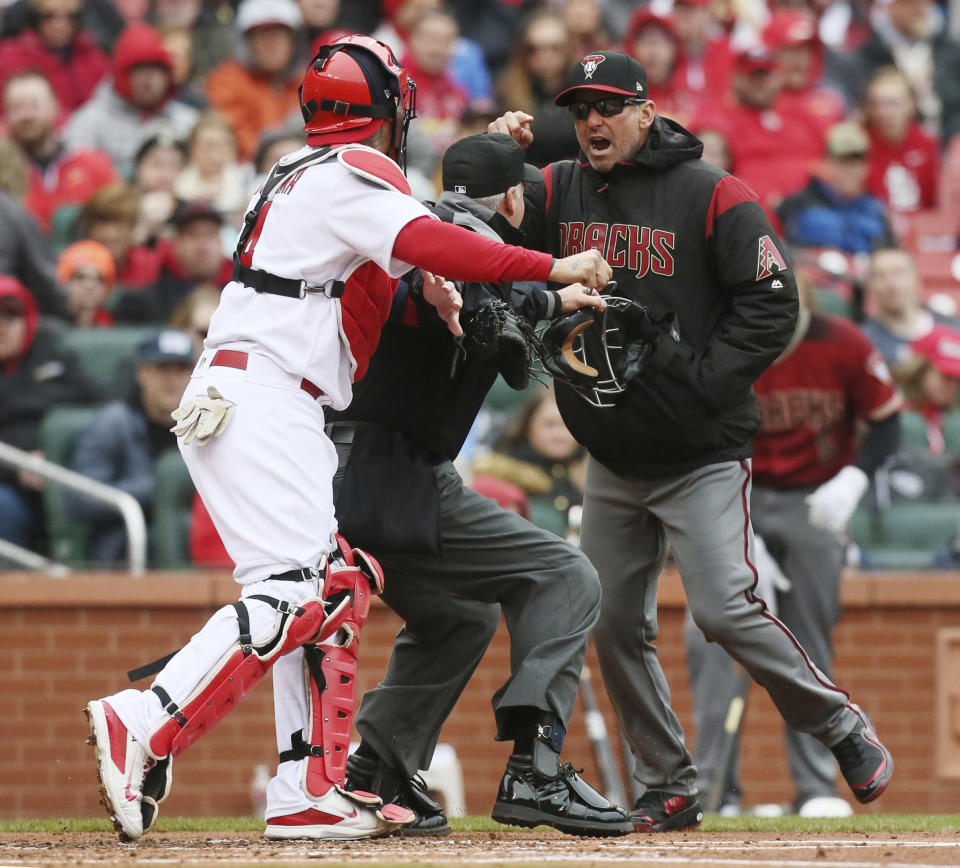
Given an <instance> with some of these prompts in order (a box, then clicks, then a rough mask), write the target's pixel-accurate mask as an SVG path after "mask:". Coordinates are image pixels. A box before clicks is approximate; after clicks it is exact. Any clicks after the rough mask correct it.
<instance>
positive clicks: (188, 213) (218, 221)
mask: <svg viewBox="0 0 960 868" xmlns="http://www.w3.org/2000/svg"><path fill="white" fill-rule="evenodd" d="M170 222H171V224H172V229H173V234H172V235H171V237H170V238H164V239H162V240H161V241H160V242H158V244H157V251H158V254H159V256H160V273H159V274H158V276H157V279H156V280H155V281H154V282H153V284H151V285H150V286H148V287H146V288H145V289H142V290H136V291H133V292H125V293H123V294H121V296H120V298H119V299H118V300H117V303H116V305H115V307H114V312H115V314H116V317H117V321H118V322H142V323H166V322H169V321H170V318H171V316H172V315H173V312H174V310H175V309H176V307H177V305H178V304H180V302H182V301H183V300H184V299H185V298H186V297H187V296H188V295H189V294H190V293H191V292H192V291H193V290H194V289H196V287H197V286H199V285H200V284H205V283H213V284H216V285H217V286H225V285H226V284H227V283H229V282H230V276H231V272H232V270H233V262H232V261H231V260H230V259H229V258H228V257H226V256H224V255H223V245H222V242H221V240H220V230H221V229H222V228H223V217H222V215H221V214H220V212H219V211H217V209H216V208H214V207H213V206H212V205H211V204H210V203H209V202H204V201H199V200H198V201H196V202H184V203H181V204H180V205H178V206H177V208H176V210H175V211H174V212H173V217H172V218H171V221H170Z"/></svg>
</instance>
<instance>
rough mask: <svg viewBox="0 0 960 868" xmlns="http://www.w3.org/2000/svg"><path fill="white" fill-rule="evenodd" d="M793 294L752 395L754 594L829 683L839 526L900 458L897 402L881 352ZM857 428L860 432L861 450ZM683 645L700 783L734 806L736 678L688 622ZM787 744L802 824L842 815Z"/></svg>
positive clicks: (816, 765) (802, 739)
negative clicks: (791, 321) (730, 715)
mask: <svg viewBox="0 0 960 868" xmlns="http://www.w3.org/2000/svg"><path fill="white" fill-rule="evenodd" d="M799 283H800V286H801V293H800V297H801V311H800V317H799V318H798V321H797V328H796V331H795V332H794V337H793V339H792V340H791V342H790V344H789V345H788V347H787V349H786V350H785V351H784V352H783V353H782V354H781V356H780V357H779V358H778V359H777V360H776V361H775V362H774V363H773V364H772V365H771V366H770V367H769V368H767V370H766V371H765V372H764V373H763V375H762V376H761V377H760V378H759V379H758V380H757V382H756V383H755V384H754V389H755V391H756V393H757V399H758V403H759V407H760V430H759V431H758V432H757V436H756V438H755V440H754V457H753V472H754V487H753V493H752V496H751V507H752V514H753V523H754V528H755V530H756V533H757V535H758V536H757V549H758V558H757V570H758V572H759V573H760V575H761V582H762V581H763V578H764V575H768V576H770V577H771V582H770V583H769V585H768V586H767V587H766V588H765V589H764V590H762V591H761V590H760V587H758V588H757V594H758V595H759V596H761V597H762V598H763V600H764V601H765V602H766V603H767V604H768V607H769V609H770V611H771V612H773V613H774V614H776V615H777V617H778V618H779V619H780V620H781V621H782V622H783V623H784V624H785V625H786V626H787V627H788V628H789V629H790V632H791V633H792V634H793V635H794V636H795V637H796V638H797V639H798V640H799V641H800V642H801V643H802V645H803V647H804V648H805V649H806V651H807V653H808V654H809V655H810V659H811V660H812V661H813V662H814V663H815V664H816V666H818V667H819V668H820V670H821V671H823V672H827V673H829V672H830V670H831V667H832V664H833V643H832V641H831V633H832V632H833V628H834V625H835V624H836V622H837V619H838V618H839V616H840V580H841V571H842V569H843V561H844V553H845V551H846V526H847V522H848V521H849V519H850V516H851V515H852V514H853V511H854V509H856V507H857V503H858V502H859V501H860V498H861V497H862V495H863V494H864V492H865V491H866V489H867V485H868V480H869V477H870V476H871V475H872V473H873V472H874V471H875V470H876V469H877V468H878V467H879V466H880V465H881V464H883V462H884V461H886V459H887V458H889V457H890V455H892V454H893V453H894V452H895V451H896V449H897V444H898V440H899V420H898V417H897V411H898V410H899V408H900V405H901V403H902V401H901V398H900V395H899V394H898V393H897V391H896V389H895V387H894V385H893V380H892V378H891V376H890V372H889V370H888V369H887V365H886V363H885V362H884V360H883V357H882V356H881V354H880V351H879V350H878V349H876V348H875V347H874V346H873V345H872V344H871V343H870V341H869V340H867V338H866V336H865V335H864V334H863V332H861V331H860V329H858V328H857V327H856V326H855V325H854V324H853V323H851V322H848V321H847V320H844V319H841V318H839V317H833V316H826V315H824V314H821V313H817V312H811V311H810V310H809V304H808V299H807V295H808V293H807V291H806V289H805V287H804V284H803V281H799ZM861 426H867V434H866V436H864V437H863V439H862V440H861V439H860V438H859V436H858V434H859V430H858V429H859V428H860V427H861ZM761 540H762V542H763V545H761ZM685 638H686V643H687V665H688V667H689V670H690V685H691V690H692V693H693V699H694V707H695V712H694V715H695V719H696V722H697V749H696V760H697V769H698V771H699V774H700V781H701V783H702V785H703V786H705V787H706V790H707V792H708V793H709V794H710V796H711V797H712V798H711V800H710V801H713V802H716V801H717V800H718V798H719V799H720V800H721V801H723V799H724V798H726V800H727V804H731V805H732V804H735V803H736V795H735V790H736V786H735V784H734V782H733V781H732V778H733V776H734V775H735V769H736V764H737V763H736V760H737V744H736V742H733V741H731V740H729V739H724V738H723V737H720V738H717V734H718V733H722V731H723V726H724V718H725V717H726V715H727V710H728V708H729V707H730V702H731V700H732V699H735V698H736V697H737V694H738V678H737V676H736V673H735V671H734V665H733V661H732V660H731V659H730V658H729V657H728V656H727V655H726V654H725V653H724V652H723V650H722V649H721V648H720V647H719V646H717V645H709V644H707V642H706V641H705V640H704V638H703V635H702V634H701V633H700V631H699V630H698V629H697V628H696V626H695V625H694V624H693V623H692V621H691V620H690V619H688V624H687V628H686V635H685ZM746 686H747V684H746V683H745V684H743V687H744V688H745V687H746ZM744 698H745V697H744ZM785 734H786V741H787V754H788V756H789V759H790V773H791V776H792V778H793V781H794V784H795V785H796V797H795V799H794V805H793V806H794V808H795V810H796V811H797V812H798V813H799V814H801V815H802V816H808V817H813V816H818V817H822V816H846V815H847V814H849V813H851V809H850V806H849V804H848V803H847V802H846V801H844V800H843V799H840V798H839V797H838V795H837V789H836V784H835V782H834V778H835V775H836V769H835V766H834V762H833V757H832V756H831V755H830V751H829V750H827V748H826V747H824V745H823V744H821V743H820V742H819V741H817V740H816V739H814V738H811V737H810V736H809V735H807V734H806V733H803V732H796V731H795V730H793V729H791V728H789V727H787V728H786V733H785ZM708 804H709V801H708ZM710 807H711V808H712V809H716V808H717V807H719V805H717V804H711V805H710Z"/></svg>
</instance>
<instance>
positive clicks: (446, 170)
mask: <svg viewBox="0 0 960 868" xmlns="http://www.w3.org/2000/svg"><path fill="white" fill-rule="evenodd" d="M442 169H443V189H444V190H448V191H451V192H454V193H464V194H466V195H467V196H469V197H470V198H471V199H482V198H483V197H484V196H496V195H497V194H498V193H505V192H506V191H507V190H509V189H510V188H511V187H512V186H513V185H514V184H519V183H520V182H521V181H531V182H532V181H543V174H542V173H541V172H540V170H539V169H538V168H537V167H536V166H531V165H529V164H528V163H525V162H524V161H523V148H521V147H520V145H518V144H517V143H516V142H515V141H514V140H513V138H512V137H511V136H508V135H506V133H479V134H477V135H475V136H467V137H466V138H463V139H460V140H459V141H456V142H454V143H453V144H452V145H450V147H449V148H447V150H446V153H444V155H443V164H442Z"/></svg>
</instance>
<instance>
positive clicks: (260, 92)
mask: <svg viewBox="0 0 960 868" xmlns="http://www.w3.org/2000/svg"><path fill="white" fill-rule="evenodd" d="M236 27H237V30H238V31H239V32H240V33H242V34H243V39H244V45H245V46H246V54H247V56H246V59H244V60H226V61H224V62H223V63H222V64H220V65H219V66H218V67H217V68H216V69H214V70H213V72H211V73H210V75H209V76H208V78H207V97H208V99H209V100H210V105H211V106H212V107H213V108H215V109H216V110H217V111H219V112H220V113H221V114H222V115H224V117H226V118H227V120H228V122H229V123H230V126H231V127H232V128H233V132H234V135H235V136H236V137H237V151H238V154H239V156H240V158H241V159H243V160H249V159H251V158H252V157H253V155H254V153H255V152H256V150H257V142H258V141H259V139H260V135H261V133H263V131H264V130H266V129H270V128H271V127H275V126H279V125H280V124H282V123H283V122H284V121H286V120H287V119H288V118H290V117H292V116H299V113H300V100H299V97H298V91H299V88H300V80H301V78H302V73H303V70H302V69H301V68H300V64H299V62H298V61H297V57H296V47H297V40H298V36H299V34H300V31H301V28H302V27H303V16H302V15H301V14H300V8H299V7H298V6H297V4H296V3H295V2H294V0H243V2H242V3H241V4H240V6H239V8H238V9H237V20H236Z"/></svg>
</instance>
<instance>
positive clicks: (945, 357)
mask: <svg viewBox="0 0 960 868" xmlns="http://www.w3.org/2000/svg"><path fill="white" fill-rule="evenodd" d="M910 354H911V355H910V356H909V357H908V358H907V359H906V361H904V362H902V363H901V364H900V365H899V366H898V367H897V368H896V370H895V371H894V374H895V376H896V377H897V380H898V381H899V383H900V385H901V388H902V389H903V393H904V395H905V396H906V398H907V401H908V408H909V409H911V410H913V411H914V412H916V413H920V414H921V415H922V416H923V418H924V420H925V421H926V425H927V445H928V447H929V449H930V453H931V454H932V455H943V451H944V434H943V421H944V415H945V414H946V413H948V412H949V411H950V410H953V409H956V407H957V397H958V396H960V331H957V330H956V329H953V328H950V327H949V326H946V325H935V326H934V327H933V328H932V329H931V330H930V331H929V332H927V334H925V335H924V336H923V337H922V338H917V340H915V341H912V342H911V343H910Z"/></svg>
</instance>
